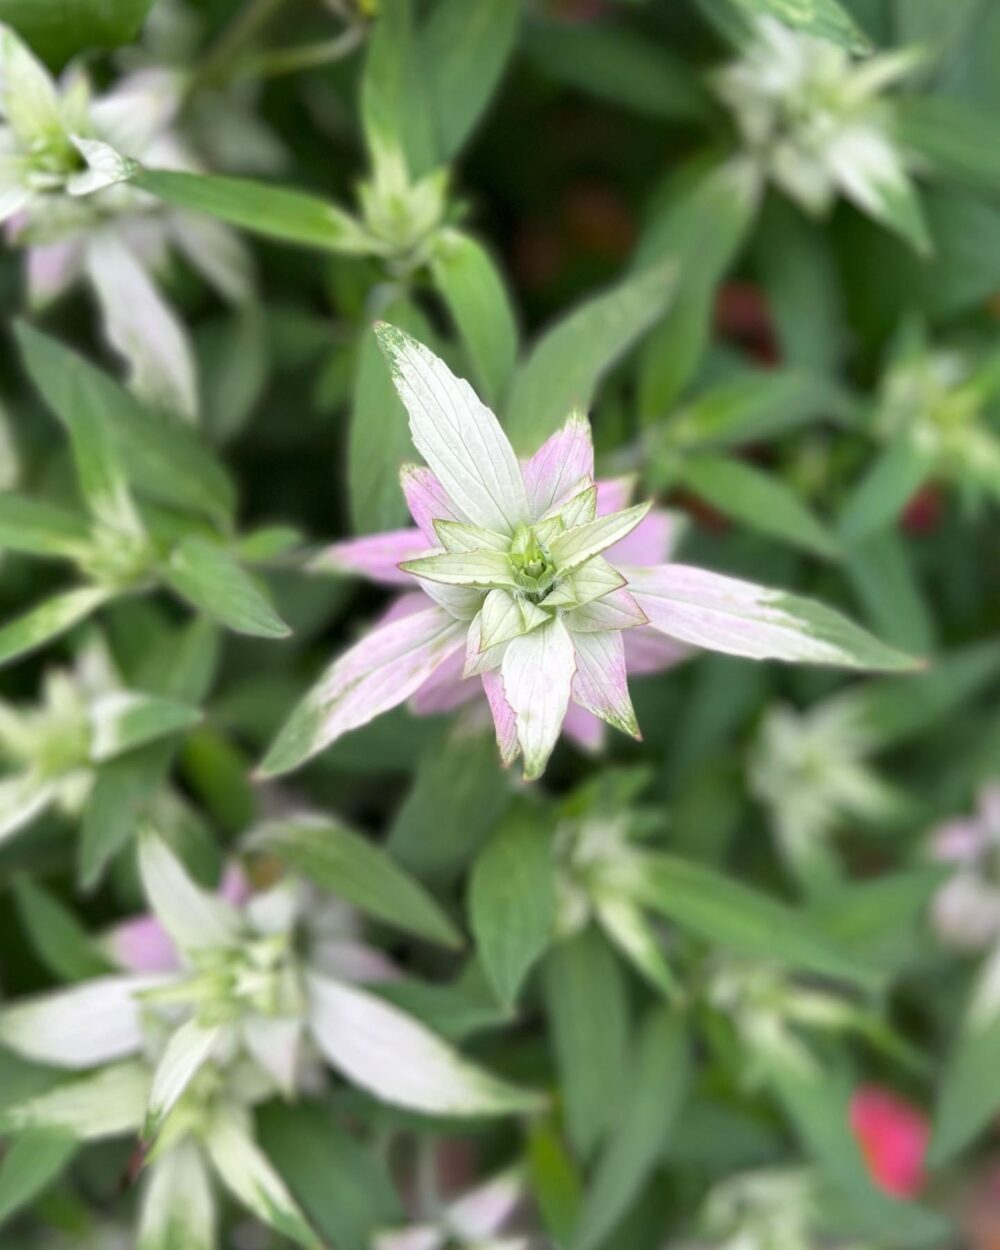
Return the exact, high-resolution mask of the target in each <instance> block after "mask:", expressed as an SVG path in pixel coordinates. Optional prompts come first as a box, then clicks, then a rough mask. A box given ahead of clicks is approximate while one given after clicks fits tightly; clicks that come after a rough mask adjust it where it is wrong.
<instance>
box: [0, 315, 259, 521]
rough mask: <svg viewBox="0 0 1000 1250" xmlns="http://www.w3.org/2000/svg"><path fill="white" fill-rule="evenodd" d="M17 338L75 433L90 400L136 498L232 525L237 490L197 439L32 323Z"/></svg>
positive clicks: (39, 383)
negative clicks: (77, 417) (81, 407)
mask: <svg viewBox="0 0 1000 1250" xmlns="http://www.w3.org/2000/svg"><path fill="white" fill-rule="evenodd" d="M15 330H16V335H17V341H18V344H19V345H20V348H21V353H22V355H23V357H24V363H25V366H26V368H27V370H28V373H29V374H30V375H31V380H32V381H33V382H34V384H35V386H36V387H37V388H38V390H39V392H40V393H41V395H42V397H43V398H44V400H45V402H46V403H47V404H48V405H49V407H50V408H51V409H52V411H53V412H54V413H55V414H56V415H57V416H58V417H59V419H60V420H61V421H62V422H63V423H64V424H65V425H66V427H67V428H68V429H71V428H72V424H73V420H74V413H75V410H76V405H77V402H78V398H79V397H80V396H86V399H87V406H88V408H89V409H90V410H91V411H92V412H95V413H100V414H101V416H102V418H103V420H104V422H106V424H107V426H108V428H109V429H110V430H111V431H112V434H113V437H114V440H115V442H116V444H117V447H118V450H119V452H120V454H121V457H122V460H123V461H124V465H125V473H126V477H127V478H128V481H129V483H130V485H131V486H132V487H133V488H134V489H135V490H136V491H138V492H141V493H144V494H145V495H147V496H148V497H149V498H150V499H154V500H158V501H159V502H161V503H165V504H169V505H171V506H175V507H178V508H181V509H186V510H189V511H194V512H197V513H199V514H201V515H204V516H207V517H209V518H211V519H212V520H214V521H216V522H219V523H221V524H223V525H225V524H227V523H228V521H229V519H230V518H231V516H232V513H233V510H234V507H235V492H234V490H233V485H232V482H231V481H230V479H229V477H228V476H227V474H226V472H225V470H224V469H223V468H222V466H221V465H220V464H219V463H218V461H216V460H215V459H214V457H213V456H212V455H211V454H210V453H209V452H208V451H207V450H206V449H205V447H204V446H203V445H202V444H201V443H200V442H199V440H198V437H197V435H196V434H195V433H193V432H192V431H191V430H190V429H189V428H188V427H187V426H183V425H181V424H180V423H179V422H168V421H164V420H163V418H162V417H160V416H158V415H157V414H156V413H153V412H150V411H149V410H148V409H146V408H144V407H143V406H142V404H141V403H140V402H139V401H138V400H137V399H136V398H135V397H134V396H133V395H131V394H130V393H129V392H128V391H126V390H125V389H124V387H121V386H119V385H118V383H117V382H115V381H113V380H112V379H111V378H109V377H108V376H107V374H105V373H102V372H101V370H99V369H95V368H94V366H93V365H91V364H88V363H87V361H85V360H84V359H83V357H82V356H79V355H77V353H76V352H73V351H70V349H69V348H67V347H64V346H63V345H62V344H61V343H59V342H57V341H56V340H55V339H52V338H49V337H48V336H46V335H44V334H40V333H39V332H38V331H37V330H35V329H33V328H32V327H31V326H29V325H27V324H26V323H24V322H18V323H17V324H16V326H15Z"/></svg>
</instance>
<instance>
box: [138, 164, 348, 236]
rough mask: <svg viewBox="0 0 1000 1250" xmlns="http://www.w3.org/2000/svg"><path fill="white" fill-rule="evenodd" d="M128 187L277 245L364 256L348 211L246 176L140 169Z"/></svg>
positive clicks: (310, 196)
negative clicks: (274, 242) (292, 245)
mask: <svg viewBox="0 0 1000 1250" xmlns="http://www.w3.org/2000/svg"><path fill="white" fill-rule="evenodd" d="M130 181H131V185H132V186H135V187H138V188H139V189H140V190H142V191H147V192H148V193H149V194H150V195H155V196H156V198H157V199H160V200H164V201H165V202H166V203H167V204H173V205H175V206H176V207H177V208H184V209H187V210H188V211H189V212H192V213H207V214H208V215H209V216H210V217H217V218H219V220H220V221H228V222H229V224H230V225H232V226H239V227H240V228H241V229H243V230H249V231H251V232H252V233H253V234H259V235H263V236H264V237H265V238H268V239H277V240H278V241H279V242H281V243H295V244H299V245H301V246H302V247H316V248H320V249H322V250H323V251H326V252H337V253H339V254H341V255H345V256H366V255H367V254H368V253H369V252H370V251H371V241H370V239H369V237H368V235H367V234H366V233H365V230H364V228H363V227H362V226H361V225H360V223H359V222H357V221H356V220H355V219H354V218H353V217H352V216H351V215H350V214H349V213H346V212H344V210H343V209H342V208H338V207H337V205H336V204H331V203H328V202H327V201H326V200H321V199H319V198H318V197H316V196H313V195H307V194H306V193H305V192H303V191H289V190H286V189H285V188H284V187H273V186H270V185H269V184H268V183H266V182H255V181H253V180H252V179H249V178H225V177H222V176H220V175H217V174H211V175H209V174H187V173H180V172H175V171H173V170H166V169H140V170H139V171H138V172H137V173H136V174H135V175H134V176H133V177H132V179H131V180H130Z"/></svg>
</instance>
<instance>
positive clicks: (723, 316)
mask: <svg viewBox="0 0 1000 1250" xmlns="http://www.w3.org/2000/svg"><path fill="white" fill-rule="evenodd" d="M715 325H716V329H717V330H718V332H719V333H720V334H721V335H722V336H723V337H724V338H728V339H731V340H732V341H733V342H734V343H737V344H738V345H739V346H740V347H742V348H744V349H745V350H746V351H748V352H749V353H750V354H751V355H752V356H754V357H756V359H757V360H758V361H759V362H760V363H761V364H763V365H776V364H778V362H779V360H780V358H781V353H780V351H779V349H778V339H777V335H776V334H775V332H774V321H773V319H772V317H771V310H770V309H769V308H768V306H767V300H766V299H765V298H764V294H763V292H762V291H761V290H760V288H759V287H756V286H753V285H752V284H751V283H749V282H726V283H724V284H723V286H722V287H720V289H719V294H718V297H717V299H716V303H715Z"/></svg>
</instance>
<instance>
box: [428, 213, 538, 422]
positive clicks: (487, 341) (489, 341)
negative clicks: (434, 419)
mask: <svg viewBox="0 0 1000 1250" xmlns="http://www.w3.org/2000/svg"><path fill="white" fill-rule="evenodd" d="M431 276H432V278H433V279H434V284H435V286H436V287H437V288H438V290H439V291H440V292H441V295H442V298H443V299H444V302H445V303H446V304H447V306H448V311H449V312H450V313H451V316H452V319H453V320H454V322H455V324H456V326H457V327H458V331H459V333H460V334H461V336H462V339H463V341H464V342H465V345H466V348H467V350H468V353H469V357H470V359H471V361H472V365H473V369H474V371H475V377H476V381H477V383H478V385H479V389H480V391H481V393H482V395H483V397H484V398H485V399H486V401H487V402H488V403H490V404H494V405H496V404H497V403H498V402H499V400H500V397H501V395H502V394H503V393H504V389H505V387H506V385H507V382H508V380H509V379H510V375H511V373H512V371H513V369H514V362H515V360H516V358H517V324H516V322H515V320H514V313H513V310H512V308H511V305H510V296H509V294H508V292H507V288H506V286H505V285H504V281H503V278H502V277H501V276H500V274H499V272H498V271H497V269H496V266H495V265H494V263H493V261H492V260H491V258H490V256H489V254H488V253H487V252H486V251H485V249H484V248H483V247H482V246H481V245H480V244H479V243H477V242H476V241H475V239H472V238H470V237H469V236H468V235H467V234H461V233H460V232H459V231H458V230H451V229H447V230H442V231H441V233H440V234H439V235H438V237H437V240H436V242H435V249H434V254H433V255H432V257H431Z"/></svg>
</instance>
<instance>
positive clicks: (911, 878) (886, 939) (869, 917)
mask: <svg viewBox="0 0 1000 1250" xmlns="http://www.w3.org/2000/svg"><path fill="white" fill-rule="evenodd" d="M942 876H943V873H942V869H941V868H940V867H937V866H931V867H926V868H913V869H906V870H904V871H902V872H891V873H887V874H885V875H884V876H881V877H876V878H874V879H873V880H871V881H849V882H848V883H846V884H844V885H842V886H837V887H835V888H833V889H831V890H829V891H828V892H826V893H824V895H823V897H822V898H821V899H818V900H816V902H814V903H813V904H812V905H811V907H810V914H811V915H812V917H813V919H814V920H815V921H816V923H817V924H818V925H819V926H820V927H821V928H822V929H823V931H824V933H827V934H828V935H829V936H830V937H831V938H832V939H833V940H834V941H835V942H836V943H837V945H838V946H840V947H841V948H842V949H843V950H845V951H846V950H849V951H851V953H852V954H854V955H855V956H856V957H857V958H858V959H861V960H864V961H865V962H866V963H870V964H872V966H878V967H880V968H884V969H885V970H886V972H895V971H896V970H897V969H899V968H900V967H905V966H906V965H907V964H909V963H912V961H913V959H914V955H915V952H918V951H919V950H920V949H921V947H920V930H921V928H922V927H923V926H924V924H925V918H926V915H927V908H928V906H929V905H930V901H931V898H932V896H933V894H934V893H935V891H936V890H937V889H939V888H940V885H941V880H942Z"/></svg>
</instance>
